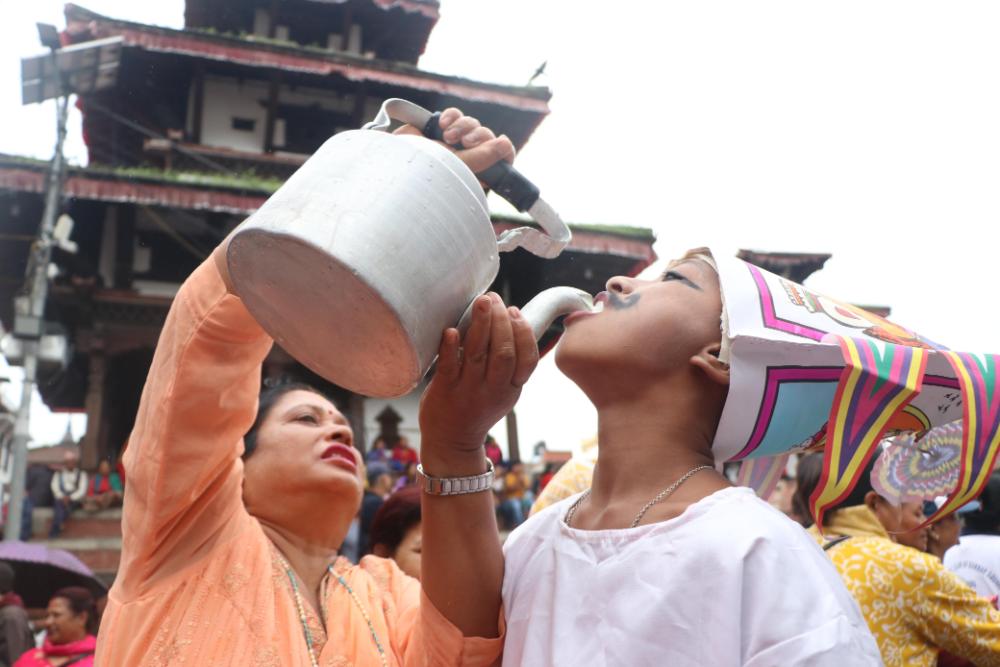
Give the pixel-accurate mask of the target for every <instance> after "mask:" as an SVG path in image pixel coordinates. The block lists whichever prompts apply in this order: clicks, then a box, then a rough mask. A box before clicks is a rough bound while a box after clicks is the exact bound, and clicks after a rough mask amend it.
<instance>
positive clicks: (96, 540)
mask: <svg viewBox="0 0 1000 667" xmlns="http://www.w3.org/2000/svg"><path fill="white" fill-rule="evenodd" d="M32 542H36V543H40V544H44V545H46V546H48V547H51V548H53V549H63V550H65V551H69V552H70V553H71V554H73V555H74V556H76V557H77V558H79V559H80V560H81V561H82V562H83V564H84V565H86V566H87V567H89V568H90V569H91V570H92V571H93V572H94V574H95V575H96V576H97V577H98V578H99V579H101V580H102V581H105V583H107V582H109V581H111V580H112V579H114V574H115V572H117V571H118V564H119V562H120V561H121V555H122V539H121V537H65V536H62V537H59V538H56V539H54V540H45V539H41V540H32Z"/></svg>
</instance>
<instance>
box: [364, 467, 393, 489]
mask: <svg viewBox="0 0 1000 667" xmlns="http://www.w3.org/2000/svg"><path fill="white" fill-rule="evenodd" d="M388 474H389V471H388V470H386V469H385V468H374V469H369V470H368V488H369V489H371V488H374V487H375V485H376V484H378V478H379V477H381V476H382V475H388Z"/></svg>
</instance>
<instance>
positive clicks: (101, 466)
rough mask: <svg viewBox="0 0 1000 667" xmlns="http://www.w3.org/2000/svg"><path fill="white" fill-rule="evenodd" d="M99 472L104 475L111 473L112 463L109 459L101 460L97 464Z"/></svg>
mask: <svg viewBox="0 0 1000 667" xmlns="http://www.w3.org/2000/svg"><path fill="white" fill-rule="evenodd" d="M97 472H98V473H99V474H101V475H103V476H104V477H107V476H108V475H110V474H111V464H110V463H108V462H107V461H101V462H100V463H98V464H97Z"/></svg>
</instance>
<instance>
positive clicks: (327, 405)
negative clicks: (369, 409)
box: [243, 390, 364, 511]
mask: <svg viewBox="0 0 1000 667" xmlns="http://www.w3.org/2000/svg"><path fill="white" fill-rule="evenodd" d="M353 444H354V434H353V433H352V431H351V427H350V426H348V424H347V419H345V418H344V415H342V414H341V413H340V411H338V410H337V408H336V407H334V405H333V404H332V403H331V402H330V401H328V400H326V399H325V398H323V397H322V396H320V395H319V394H316V393H313V392H311V391H302V390H295V391H290V392H288V393H287V394H285V395H284V396H282V397H281V398H280V399H278V401H277V402H276V403H275V404H274V405H273V406H272V407H271V410H270V412H269V413H268V414H267V416H266V417H265V419H264V421H263V423H262V424H261V426H260V430H259V431H258V434H257V449H256V451H254V453H253V454H252V455H251V456H250V457H249V458H248V459H247V460H246V461H245V463H244V482H243V496H244V501H245V502H246V504H247V507H248V508H254V509H258V508H259V509H261V510H262V511H266V507H267V506H268V505H269V504H271V503H273V502H274V498H282V497H310V496H311V497H315V498H317V499H318V502H327V501H329V500H333V499H338V500H342V501H344V502H346V503H350V505H349V506H350V507H354V508H355V509H356V508H357V506H358V505H359V503H360V502H361V495H362V492H363V489H364V478H363V475H364V466H363V465H362V462H361V454H360V452H358V450H357V449H355V448H354V446H353Z"/></svg>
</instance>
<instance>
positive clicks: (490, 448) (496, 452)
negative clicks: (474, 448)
mask: <svg viewBox="0 0 1000 667" xmlns="http://www.w3.org/2000/svg"><path fill="white" fill-rule="evenodd" d="M486 458H488V459H489V460H490V461H493V467H496V466H498V465H500V461H502V460H503V452H502V451H500V445H498V444H497V441H496V439H495V438H494V437H493V436H492V435H487V436H486Z"/></svg>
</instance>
